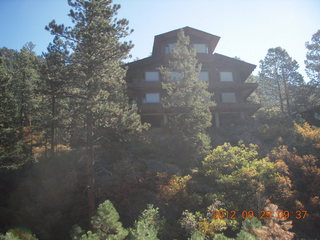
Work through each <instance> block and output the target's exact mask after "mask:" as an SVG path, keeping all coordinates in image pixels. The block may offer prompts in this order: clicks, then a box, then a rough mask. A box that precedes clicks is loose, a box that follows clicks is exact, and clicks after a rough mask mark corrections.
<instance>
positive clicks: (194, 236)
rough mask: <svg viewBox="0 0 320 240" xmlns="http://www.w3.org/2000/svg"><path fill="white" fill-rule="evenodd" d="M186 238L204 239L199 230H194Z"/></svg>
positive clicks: (189, 239) (191, 239)
mask: <svg viewBox="0 0 320 240" xmlns="http://www.w3.org/2000/svg"><path fill="white" fill-rule="evenodd" d="M188 240H205V236H204V235H203V234H202V233H200V232H194V233H193V234H192V235H191V237H190V238H188Z"/></svg>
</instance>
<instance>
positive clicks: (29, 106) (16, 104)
mask: <svg viewBox="0 0 320 240" xmlns="http://www.w3.org/2000/svg"><path fill="white" fill-rule="evenodd" d="M33 48H34V45H33V44H32V43H28V44H26V45H25V46H24V47H23V48H22V49H21V50H20V52H15V53H13V52H12V53H11V54H4V57H1V59H0V88H1V95H0V100H1V101H0V156H1V157H0V167H6V168H17V167H19V166H21V165H23V164H25V163H26V162H28V161H30V160H32V150H33V149H32V148H33V140H32V136H33V134H34V132H33V125H34V124H35V123H37V122H38V120H39V115H40V114H39V113H38V112H37V100H38V99H37V98H36V95H35V89H36V85H37V82H38V78H39V75H38V72H37V70H38V66H39V59H38V58H37V57H36V55H35V53H34V52H33Z"/></svg>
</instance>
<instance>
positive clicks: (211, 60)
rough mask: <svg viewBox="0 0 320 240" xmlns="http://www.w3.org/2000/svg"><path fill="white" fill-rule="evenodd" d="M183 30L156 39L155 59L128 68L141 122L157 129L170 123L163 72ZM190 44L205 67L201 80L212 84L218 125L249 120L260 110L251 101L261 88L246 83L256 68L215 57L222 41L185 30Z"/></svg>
mask: <svg viewBox="0 0 320 240" xmlns="http://www.w3.org/2000/svg"><path fill="white" fill-rule="evenodd" d="M179 30H180V29H177V30H173V31H170V32H167V33H163V34H160V35H157V36H155V38H154V44H153V50H152V55H151V56H150V57H147V58H143V59H141V60H137V61H134V62H131V63H129V64H128V72H127V78H126V80H127V83H128V91H129V96H130V98H131V99H133V100H135V101H136V102H137V104H138V107H139V111H140V114H141V119H142V121H143V122H149V123H151V125H152V126H153V127H161V126H163V125H164V124H165V122H166V112H165V111H164V109H163V108H162V105H161V95H162V92H163V90H162V88H161V76H160V73H159V68H160V66H161V65H165V63H166V62H167V61H168V56H169V53H170V52H171V51H172V49H174V47H175V43H176V41H177V33H178V31H179ZM183 30H184V32H185V34H186V35H188V36H189V37H190V44H191V46H193V47H194V48H195V50H196V52H197V58H198V61H199V62H200V63H201V64H202V69H201V73H200V76H199V78H200V79H199V80H202V81H207V82H208V83H209V91H210V92H213V93H214V97H213V98H214V99H213V100H214V101H215V103H216V106H215V107H214V108H213V109H212V113H213V120H214V125H215V126H216V127H219V126H220V125H227V124H228V123H230V122H236V121H238V120H239V119H245V118H246V117H247V116H250V115H252V114H253V113H254V112H256V111H257V110H258V108H259V105H257V104H253V103H249V102H248V101H247V98H248V97H249V95H250V94H251V93H252V92H253V91H254V90H255V89H256V88H257V86H258V85H257V84H256V83H246V82H245V81H246V79H247V78H248V77H249V75H250V74H251V73H252V71H253V70H254V69H255V67H256V66H255V65H253V64H250V63H247V62H244V61H241V60H238V59H235V58H231V57H227V56H224V55H221V54H218V53H215V52H214V51H215V48H216V46H217V44H218V42H219V39H220V37H218V36H215V35H212V34H209V33H206V32H203V31H200V30H197V29H194V28H191V27H184V28H183Z"/></svg>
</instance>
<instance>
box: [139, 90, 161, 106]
mask: <svg viewBox="0 0 320 240" xmlns="http://www.w3.org/2000/svg"><path fill="white" fill-rule="evenodd" d="M152 94H153V95H157V96H158V99H157V100H158V101H151V102H150V101H147V99H148V97H147V95H152ZM160 102H161V95H160V93H159V92H150V93H145V94H144V97H143V99H142V103H144V104H145V103H160Z"/></svg>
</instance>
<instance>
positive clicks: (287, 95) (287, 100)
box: [281, 69, 291, 115]
mask: <svg viewBox="0 0 320 240" xmlns="http://www.w3.org/2000/svg"><path fill="white" fill-rule="evenodd" d="M281 72H282V81H283V85H284V92H285V94H286V103H287V112H288V114H289V115H290V114H291V111H290V102H289V90H288V84H287V79H286V77H285V76H284V74H283V69H281Z"/></svg>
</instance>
